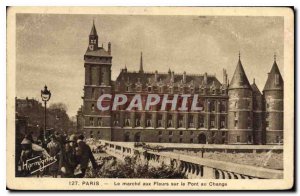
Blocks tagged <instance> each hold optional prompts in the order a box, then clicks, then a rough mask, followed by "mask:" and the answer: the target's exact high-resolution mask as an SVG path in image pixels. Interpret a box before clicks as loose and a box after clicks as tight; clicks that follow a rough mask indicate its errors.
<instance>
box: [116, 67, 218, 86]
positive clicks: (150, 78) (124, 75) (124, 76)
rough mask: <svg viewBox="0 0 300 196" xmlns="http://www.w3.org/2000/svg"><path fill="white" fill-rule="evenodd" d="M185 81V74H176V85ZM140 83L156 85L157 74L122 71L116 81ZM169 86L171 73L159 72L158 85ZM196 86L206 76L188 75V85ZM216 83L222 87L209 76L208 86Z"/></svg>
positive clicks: (215, 79) (214, 78) (200, 83)
mask: <svg viewBox="0 0 300 196" xmlns="http://www.w3.org/2000/svg"><path fill="white" fill-rule="evenodd" d="M182 80H183V74H174V83H173V84H174V85H175V86H179V85H180V84H182ZM138 81H140V82H141V84H142V85H143V86H146V84H148V83H149V82H150V83H155V73H154V72H153V73H149V72H143V73H141V72H129V71H124V70H122V71H121V73H120V74H119V76H118V77H117V79H116V82H120V83H124V82H126V83H127V82H129V83H131V84H136V83H137V82H138ZM160 83H163V84H169V83H171V74H169V73H158V72H157V82H156V84H158V85H159V84H160ZM192 83H193V84H194V86H195V87H199V86H200V85H202V84H203V83H204V75H189V74H186V82H185V84H186V85H189V84H192ZM213 83H214V85H215V87H216V88H220V87H221V85H222V84H221V83H220V82H219V80H218V79H217V78H216V77H215V76H213V75H208V76H207V86H208V87H210V86H211V85H212V84H213Z"/></svg>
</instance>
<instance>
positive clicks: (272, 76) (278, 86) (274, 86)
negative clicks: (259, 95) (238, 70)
mask: <svg viewBox="0 0 300 196" xmlns="http://www.w3.org/2000/svg"><path fill="white" fill-rule="evenodd" d="M266 90H283V79H282V76H281V74H280V71H279V68H278V66H277V63H276V59H274V63H273V66H272V69H271V71H270V72H269V73H268V79H267V82H266V84H265V87H264V91H266Z"/></svg>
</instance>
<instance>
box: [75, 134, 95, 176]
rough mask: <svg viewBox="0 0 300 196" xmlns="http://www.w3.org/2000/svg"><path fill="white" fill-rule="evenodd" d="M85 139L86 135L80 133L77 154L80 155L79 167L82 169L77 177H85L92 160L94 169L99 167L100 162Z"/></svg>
mask: <svg viewBox="0 0 300 196" xmlns="http://www.w3.org/2000/svg"><path fill="white" fill-rule="evenodd" d="M83 140H84V136H83V135H82V134H81V135H79V136H78V140H77V145H78V147H77V150H76V155H77V157H78V161H79V167H80V170H81V172H80V173H79V174H78V175H77V176H76V177H79V178H83V177H84V176H85V172H86V169H87V167H88V164H89V162H90V161H91V163H92V166H93V168H94V169H96V168H98V164H97V162H96V160H95V157H94V155H93V153H92V151H91V148H90V147H89V145H87V144H86V143H85V142H84V141H83Z"/></svg>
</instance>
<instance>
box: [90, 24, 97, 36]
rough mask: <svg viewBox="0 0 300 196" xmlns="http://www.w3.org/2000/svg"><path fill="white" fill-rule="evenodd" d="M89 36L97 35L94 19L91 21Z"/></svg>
mask: <svg viewBox="0 0 300 196" xmlns="http://www.w3.org/2000/svg"><path fill="white" fill-rule="evenodd" d="M90 36H98V34H97V30H96V27H95V22H94V21H93V26H92V29H91V33H90Z"/></svg>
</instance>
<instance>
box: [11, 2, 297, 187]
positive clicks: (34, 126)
mask: <svg viewBox="0 0 300 196" xmlns="http://www.w3.org/2000/svg"><path fill="white" fill-rule="evenodd" d="M294 128H295V127H294V10H293V8H290V7H8V8H7V130H6V133H7V139H6V143H7V151H6V157H7V161H6V167H7V174H6V175H7V179H6V181H7V189H9V190H290V189H292V188H293V186H294V171H295V165H294V131H295V129H294Z"/></svg>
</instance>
